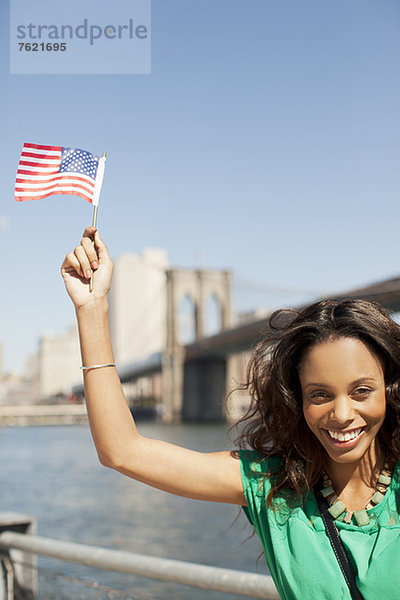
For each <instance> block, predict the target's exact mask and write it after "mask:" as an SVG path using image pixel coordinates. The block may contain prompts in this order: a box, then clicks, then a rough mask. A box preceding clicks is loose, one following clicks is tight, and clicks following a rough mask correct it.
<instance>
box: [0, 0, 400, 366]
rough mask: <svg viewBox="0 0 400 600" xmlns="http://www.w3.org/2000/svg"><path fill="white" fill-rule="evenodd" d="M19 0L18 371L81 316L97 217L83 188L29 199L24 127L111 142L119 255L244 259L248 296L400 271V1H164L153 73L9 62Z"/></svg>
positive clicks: (7, 245) (14, 257) (12, 261)
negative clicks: (79, 277)
mask: <svg viewBox="0 0 400 600" xmlns="http://www.w3.org/2000/svg"><path fill="white" fill-rule="evenodd" d="M120 1H121V2H122V4H124V2H123V1H122V0H120ZM118 3H119V0H115V1H114V3H113V6H115V10H116V12H117V11H118ZM6 4H7V3H5V2H3V3H2V5H1V9H0V10H1V14H0V23H1V24H0V27H1V40H2V42H1V43H2V48H1V49H2V51H1V53H0V78H1V94H0V109H1V115H2V158H1V162H0V172H1V177H0V188H1V206H0V251H1V257H2V258H1V262H0V276H1V280H2V293H1V300H0V302H1V304H0V307H1V315H2V317H1V330H0V341H1V342H2V344H3V352H4V362H5V367H6V368H7V369H14V368H15V369H19V368H22V366H23V364H24V360H25V358H26V356H27V355H28V354H29V353H31V352H33V351H35V350H36V349H37V344H38V339H39V337H40V335H41V334H43V333H45V332H48V331H53V332H56V333H57V332H62V331H64V330H65V329H66V327H67V326H68V325H69V324H70V323H71V322H72V321H73V318H74V317H73V311H72V305H70V302H69V300H68V298H67V297H66V296H65V293H64V290H63V284H62V281H61V278H60V275H59V265H60V263H61V262H62V259H63V256H64V255H65V254H66V252H67V251H68V250H69V249H72V248H73V247H74V246H75V245H76V243H77V242H78V241H79V239H80V235H81V232H82V231H83V229H84V226H85V224H87V223H90V221H91V218H92V209H91V206H90V205H89V204H88V203H87V202H85V201H84V200H82V199H80V198H78V197H72V196H65V197H63V196H53V197H51V198H47V199H44V200H39V201H36V202H26V203H15V202H14V201H13V187H14V179H15V172H16V167H17V163H18V160H19V154H20V151H21V147H22V144H23V143H24V142H25V141H30V142H34V143H43V144H55V145H62V146H77V147H80V148H83V149H86V150H89V151H91V152H93V153H95V154H101V153H102V152H103V150H107V157H108V161H107V168H106V175H105V179H104V185H103V191H102V197H101V200H100V203H101V204H100V207H99V221H98V225H99V229H100V230H101V232H102V235H103V238H104V239H105V240H106V242H107V243H108V245H109V248H110V252H111V254H112V256H117V255H118V254H120V253H122V252H125V251H131V252H140V250H141V249H142V248H143V247H145V246H154V247H162V248H165V249H166V250H167V252H168V255H169V258H170V262H171V264H172V265H174V266H204V267H222V268H227V267H228V268H232V269H233V271H234V274H235V280H236V283H235V303H236V306H237V308H239V309H241V310H245V309H250V308H251V307H254V306H265V307H270V306H276V305H277V304H283V305H286V306H287V305H289V304H290V303H293V302H296V301H300V300H303V299H304V297H305V296H304V294H302V293H301V292H302V290H315V291H316V292H317V291H321V292H328V293H329V292H334V291H342V290H345V289H348V288H352V287H354V286H358V285H363V284H367V283H369V282H373V281H377V280H380V279H383V278H388V277H393V276H397V275H398V274H399V272H400V252H399V244H398V237H399V236H398V229H399V218H398V215H399V158H400V156H399V155H400V141H399V140H400V135H399V134H400V118H399V111H400V109H399V107H400V83H399V82H400V79H399V64H400V62H399V56H400V36H399V35H398V32H399V25H400V4H399V3H398V1H397V0H383V1H381V2H377V1H376V0H374V1H371V0H363V1H362V2H361V1H356V0H335V2H323V1H322V0H302V1H301V2H299V1H298V0H279V1H278V0H274V1H271V0H251V1H250V2H249V1H245V0H241V1H239V0H218V1H215V0H163V1H162V0H153V2H152V26H151V29H152V31H151V34H152V72H151V74H150V75H10V74H9V51H8V45H9V31H8V21H9V16H8V9H7V6H6ZM57 4H58V3H56V2H55V3H53V6H54V12H55V14H56V13H57V10H58V8H57ZM59 4H60V6H62V5H63V6H65V3H64V4H63V3H61V2H60V3H59ZM104 4H105V3H104V2H98V3H96V6H97V7H98V10H99V11H101V9H102V6H103V5H104ZM246 282H247V286H246V285H245V284H246ZM274 288H290V289H294V290H299V293H298V294H297V295H296V294H284V293H276V292H275V291H274ZM310 297H311V296H310Z"/></svg>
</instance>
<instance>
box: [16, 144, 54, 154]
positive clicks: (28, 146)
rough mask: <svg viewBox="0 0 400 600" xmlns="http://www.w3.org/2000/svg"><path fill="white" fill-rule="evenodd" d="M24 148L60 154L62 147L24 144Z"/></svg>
mask: <svg viewBox="0 0 400 600" xmlns="http://www.w3.org/2000/svg"><path fill="white" fill-rule="evenodd" d="M24 148H34V149H35V150H58V151H59V152H61V150H62V146H43V145H42V144H24Z"/></svg>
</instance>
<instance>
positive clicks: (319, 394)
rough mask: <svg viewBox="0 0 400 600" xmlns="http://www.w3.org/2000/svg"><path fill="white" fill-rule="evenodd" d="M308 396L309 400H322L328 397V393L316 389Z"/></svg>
mask: <svg viewBox="0 0 400 600" xmlns="http://www.w3.org/2000/svg"><path fill="white" fill-rule="evenodd" d="M310 398H311V400H316V401H323V400H326V399H327V398H329V394H328V393H327V392H323V391H316V392H312V393H311V394H310Z"/></svg>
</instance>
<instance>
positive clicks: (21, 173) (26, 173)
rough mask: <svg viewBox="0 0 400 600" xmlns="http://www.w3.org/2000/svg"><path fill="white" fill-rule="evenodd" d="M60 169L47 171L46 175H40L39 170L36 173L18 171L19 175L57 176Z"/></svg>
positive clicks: (23, 170)
mask: <svg viewBox="0 0 400 600" xmlns="http://www.w3.org/2000/svg"><path fill="white" fill-rule="evenodd" d="M58 172H59V171H58V169H57V170H56V171H46V173H40V171H38V170H37V169H36V170H35V171H26V170H25V169H18V171H17V175H35V174H36V173H37V174H38V175H57V173H58Z"/></svg>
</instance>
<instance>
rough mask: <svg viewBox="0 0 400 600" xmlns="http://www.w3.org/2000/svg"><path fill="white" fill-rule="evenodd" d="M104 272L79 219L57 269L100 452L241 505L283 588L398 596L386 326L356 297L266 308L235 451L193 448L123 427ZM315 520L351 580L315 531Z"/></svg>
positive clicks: (134, 472)
mask: <svg viewBox="0 0 400 600" xmlns="http://www.w3.org/2000/svg"><path fill="white" fill-rule="evenodd" d="M92 240H93V241H94V244H93V243H92ZM91 270H93V271H94V272H95V273H96V276H95V277H96V285H95V286H94V289H93V291H92V292H90V291H89V285H88V283H89V279H90V277H91ZM85 274H86V275H87V276H88V278H87V277H85ZM111 274H112V263H111V260H110V257H109V254H108V250H107V248H106V246H105V245H104V243H103V241H102V240H101V238H100V235H99V233H98V232H97V231H96V230H95V229H94V228H87V229H86V231H85V234H84V237H83V238H82V240H81V243H80V245H79V246H77V247H76V248H75V250H74V252H70V253H69V254H68V255H67V256H66V258H65V261H64V263H63V265H62V275H63V278H64V282H65V285H66V288H67V291H68V294H69V295H70V297H71V299H72V301H73V303H74V305H75V309H76V314H77V319H78V326H79V334H80V341H81V351H82V361H83V367H82V368H83V373H84V380H85V396H86V403H87V409H88V415H89V421H90V427H91V432H92V435H93V439H94V442H95V445H96V448H97V452H98V456H99V459H100V461H101V462H102V464H104V465H106V466H108V467H111V468H114V469H116V470H117V471H119V472H120V473H122V474H124V475H127V476H128V477H132V478H134V479H136V480H139V481H142V482H143V483H146V484H148V485H151V486H153V487H156V488H159V489H162V490H164V491H167V492H170V493H173V494H177V495H180V496H186V497H190V498H197V499H199V500H208V501H215V502H226V503H231V504H239V505H242V506H243V507H244V510H245V512H246V514H247V516H248V518H249V520H250V522H251V523H252V525H253V526H254V529H255V531H256V532H257V534H258V535H259V537H260V539H261V541H262V544H263V548H264V552H265V557H266V560H267V563H268V566H269V569H270V572H271V575H272V577H273V579H274V581H275V584H276V587H277V589H278V592H279V594H280V596H281V597H282V598H283V599H285V600H289V599H290V600H294V599H299V600H300V599H303V598H307V600H321V598H324V599H325V600H337V599H338V598H340V599H349V598H351V597H352V598H357V599H360V598H362V597H365V599H366V600H373V599H374V600H375V598H376V597H377V596H378V595H380V596H381V597H382V598H385V600H395V598H398V590H399V589H400V569H399V568H398V553H399V552H400V535H399V533H400V522H399V521H400V520H399V506H400V479H399V471H400V463H399V458H400V392H399V389H400V382H399V377H400V327H399V325H397V324H396V323H395V322H394V321H392V319H391V318H390V317H389V315H388V314H387V313H386V312H385V311H384V310H383V309H381V308H380V307H379V306H378V305H375V304H371V303H368V302H363V301H360V300H349V301H345V302H337V301H334V300H328V301H324V302H320V303H317V304H314V305H312V306H310V307H309V308H307V309H305V310H303V311H301V312H299V311H278V312H277V313H276V314H274V315H273V316H272V318H271V320H270V324H269V328H268V329H267V330H266V332H265V335H264V339H263V341H262V342H261V343H260V345H259V346H258V348H257V349H256V351H255V353H254V356H253V358H252V360H251V362H250V367H249V374H248V383H247V384H246V385H245V388H246V389H247V390H248V391H249V392H250V395H251V397H252V404H251V406H250V409H249V412H248V414H247V415H246V416H245V418H244V419H243V422H242V434H241V437H240V439H239V440H238V442H239V446H240V447H241V449H240V450H239V451H237V450H235V451H232V452H217V453H201V452H193V451H191V450H187V449H185V448H180V447H178V446H176V445H174V444H167V443H165V442H162V441H158V440H154V439H150V438H147V437H144V436H142V435H140V433H139V432H138V430H137V429H136V425H135V423H134V421H133V418H132V414H131V412H130V410H129V408H128V406H127V403H126V400H125V397H124V394H123V390H122V386H121V383H120V381H119V378H118V373H117V371H116V369H115V364H114V358H113V351H112V346H111V341H110V335H109V328H108V317H107V312H108V307H107V293H108V290H109V287H110V282H111ZM318 498H321V499H320V505H319V503H318ZM322 498H325V499H326V501H327V503H328V505H327V506H324V501H323V500H322ZM329 519H331V521H332V520H333V519H334V520H335V526H334V527H333V530H334V531H336V534H337V531H339V532H340V538H339V535H338V534H337V536H338V537H337V539H338V543H339V545H340V543H342V544H343V547H341V551H343V548H344V552H347V553H348V554H349V555H350V556H351V561H350V562H351V563H352V564H353V565H354V566H355V578H354V581H352V579H351V577H354V574H353V575H352V574H351V573H347V572H346V571H345V570H343V571H341V568H342V567H341V565H340V564H339V563H338V561H337V556H338V553H337V548H336V547H335V552H334V551H333V549H332V547H331V541H330V540H332V539H333V538H332V537H330V538H329V537H328V536H327V535H326V530H325V524H328V526H330V525H331V524H332V523H331V521H330V520H329ZM329 524H330V525H329ZM340 540H341V542H340ZM332 543H333V542H332ZM339 554H340V552H339ZM316 561H318V569H316V568H315V564H316ZM342 572H343V573H344V574H345V577H342ZM349 577H350V579H349ZM355 582H356V583H357V585H358V587H359V589H360V590H361V591H362V594H363V596H361V595H360V593H359V591H358V590H357V588H356V584H355Z"/></svg>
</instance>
